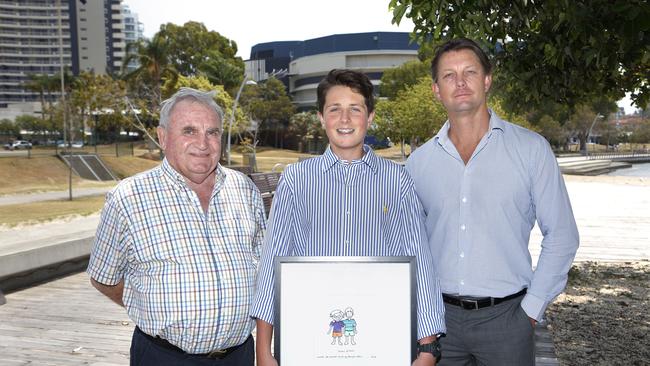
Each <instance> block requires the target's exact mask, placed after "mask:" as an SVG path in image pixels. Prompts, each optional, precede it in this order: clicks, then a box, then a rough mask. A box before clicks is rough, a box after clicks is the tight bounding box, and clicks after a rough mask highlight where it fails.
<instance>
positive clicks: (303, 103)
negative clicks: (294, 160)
mask: <svg viewBox="0 0 650 366" xmlns="http://www.w3.org/2000/svg"><path fill="white" fill-rule="evenodd" d="M417 53H418V46H417V44H415V43H411V42H410V38H409V34H408V33H405V32H369V33H352V34H335V35H330V36H325V37H320V38H314V39H310V40H306V41H285V42H269V43H260V44H257V45H255V46H253V48H252V49H251V59H250V60H248V61H246V72H247V75H248V76H249V77H250V78H252V79H253V80H256V81H261V80H264V79H266V78H268V76H269V75H270V74H274V73H277V72H278V70H287V71H288V74H287V76H286V77H285V79H284V80H283V81H284V82H285V85H287V87H288V91H289V93H290V95H291V97H292V99H293V102H294V104H295V105H296V107H297V108H298V109H299V110H308V109H313V108H315V106H316V87H317V86H318V83H319V82H320V81H321V80H322V79H323V77H324V76H325V75H327V73H328V72H329V71H330V70H332V69H343V68H345V69H351V70H356V71H360V72H363V73H365V74H366V75H368V77H369V78H370V80H371V81H372V83H373V85H375V86H378V85H379V83H380V79H381V77H382V75H383V73H384V70H386V69H390V68H393V67H396V66H400V65H401V64H403V63H405V62H407V61H411V60H415V59H417ZM377 91H378V88H375V92H377Z"/></svg>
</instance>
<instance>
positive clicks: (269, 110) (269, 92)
mask: <svg viewBox="0 0 650 366" xmlns="http://www.w3.org/2000/svg"><path fill="white" fill-rule="evenodd" d="M241 104H242V107H243V108H244V111H245V112H246V113H248V114H250V116H251V117H252V118H253V120H255V121H257V126H255V127H254V128H252V129H251V135H252V136H251V138H252V143H253V146H256V145H257V133H258V132H259V130H260V129H261V126H262V125H265V126H267V128H266V130H267V132H268V131H272V132H274V134H275V145H276V146H277V145H278V139H279V138H280V137H281V136H280V135H281V134H280V130H284V129H285V128H286V127H287V125H288V122H289V118H291V116H292V115H293V114H294V113H295V106H294V105H293V103H291V99H289V96H287V92H286V89H285V87H284V84H282V82H281V81H280V80H278V79H276V78H274V77H271V78H269V79H267V80H265V81H264V82H262V83H258V84H257V85H250V86H248V87H247V88H245V89H244V90H243V92H242V94H241ZM267 137H268V133H267ZM280 144H281V143H280Z"/></svg>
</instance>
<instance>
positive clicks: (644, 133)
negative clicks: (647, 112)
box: [630, 118, 650, 144]
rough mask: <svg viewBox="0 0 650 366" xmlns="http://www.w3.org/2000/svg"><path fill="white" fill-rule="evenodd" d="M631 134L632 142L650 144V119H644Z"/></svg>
mask: <svg viewBox="0 0 650 366" xmlns="http://www.w3.org/2000/svg"><path fill="white" fill-rule="evenodd" d="M631 132H632V134H630V142H634V143H638V144H650V119H647V118H646V119H644V120H643V121H642V122H641V123H640V124H639V125H637V126H636V127H635V128H634V129H633V130H632V131H631Z"/></svg>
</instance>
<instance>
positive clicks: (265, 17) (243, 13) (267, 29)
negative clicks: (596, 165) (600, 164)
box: [123, 0, 636, 113]
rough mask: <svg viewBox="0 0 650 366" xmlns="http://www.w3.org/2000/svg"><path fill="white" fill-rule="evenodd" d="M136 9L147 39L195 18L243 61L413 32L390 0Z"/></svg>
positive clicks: (142, 5) (215, 0)
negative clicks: (325, 42) (300, 47)
mask: <svg viewBox="0 0 650 366" xmlns="http://www.w3.org/2000/svg"><path fill="white" fill-rule="evenodd" d="M123 3H124V4H126V5H128V6H129V7H130V8H131V10H132V11H134V12H135V13H137V14H138V17H139V20H140V22H142V23H143V24H144V34H145V36H146V37H148V38H151V37H152V36H153V35H154V34H155V33H156V32H157V31H158V30H159V29H160V25H161V24H165V23H174V24H178V25H182V24H184V23H185V22H187V21H190V20H193V21H198V22H201V23H203V24H205V26H206V28H207V29H208V30H212V31H217V32H219V33H220V34H221V35H222V36H224V37H226V38H228V39H230V40H233V41H235V42H236V43H237V48H238V50H237V55H238V56H240V57H241V58H242V59H244V60H247V59H248V58H249V57H250V50H251V47H252V46H254V45H255V44H258V43H264V42H273V41H303V40H307V39H312V38H318V37H323V36H328V35H332V34H344V33H362V32H377V31H388V32H411V31H412V30H413V23H412V22H411V20H410V19H406V18H404V19H403V20H402V21H401V22H400V25H399V26H397V25H395V24H391V19H392V14H391V12H389V11H388V3H389V0H319V1H310V0H229V1H222V0H123ZM619 106H621V107H624V108H625V112H626V113H632V112H633V111H634V110H635V109H636V108H634V107H632V106H630V100H629V98H625V99H623V100H621V101H619Z"/></svg>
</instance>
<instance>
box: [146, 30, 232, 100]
mask: <svg viewBox="0 0 650 366" xmlns="http://www.w3.org/2000/svg"><path fill="white" fill-rule="evenodd" d="M157 36H159V37H162V38H164V39H165V40H166V43H167V52H168V55H169V61H170V63H171V65H172V66H173V67H174V68H175V69H176V70H177V71H178V72H179V73H180V74H181V75H184V76H199V75H205V76H206V77H207V78H208V80H210V82H212V83H213V84H215V85H223V86H224V88H226V90H231V89H232V88H236V87H237V86H239V84H240V83H241V80H242V75H243V74H244V61H243V60H242V59H241V58H240V57H236V54H237V44H236V43H235V42H234V41H232V40H229V39H228V38H226V37H224V36H222V35H221V34H219V33H218V32H215V31H208V29H207V28H206V27H205V25H203V23H199V22H193V21H190V22H187V23H185V24H183V25H182V26H179V25H176V24H172V23H167V24H163V25H161V26H160V31H159V32H158V33H157Z"/></svg>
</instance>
